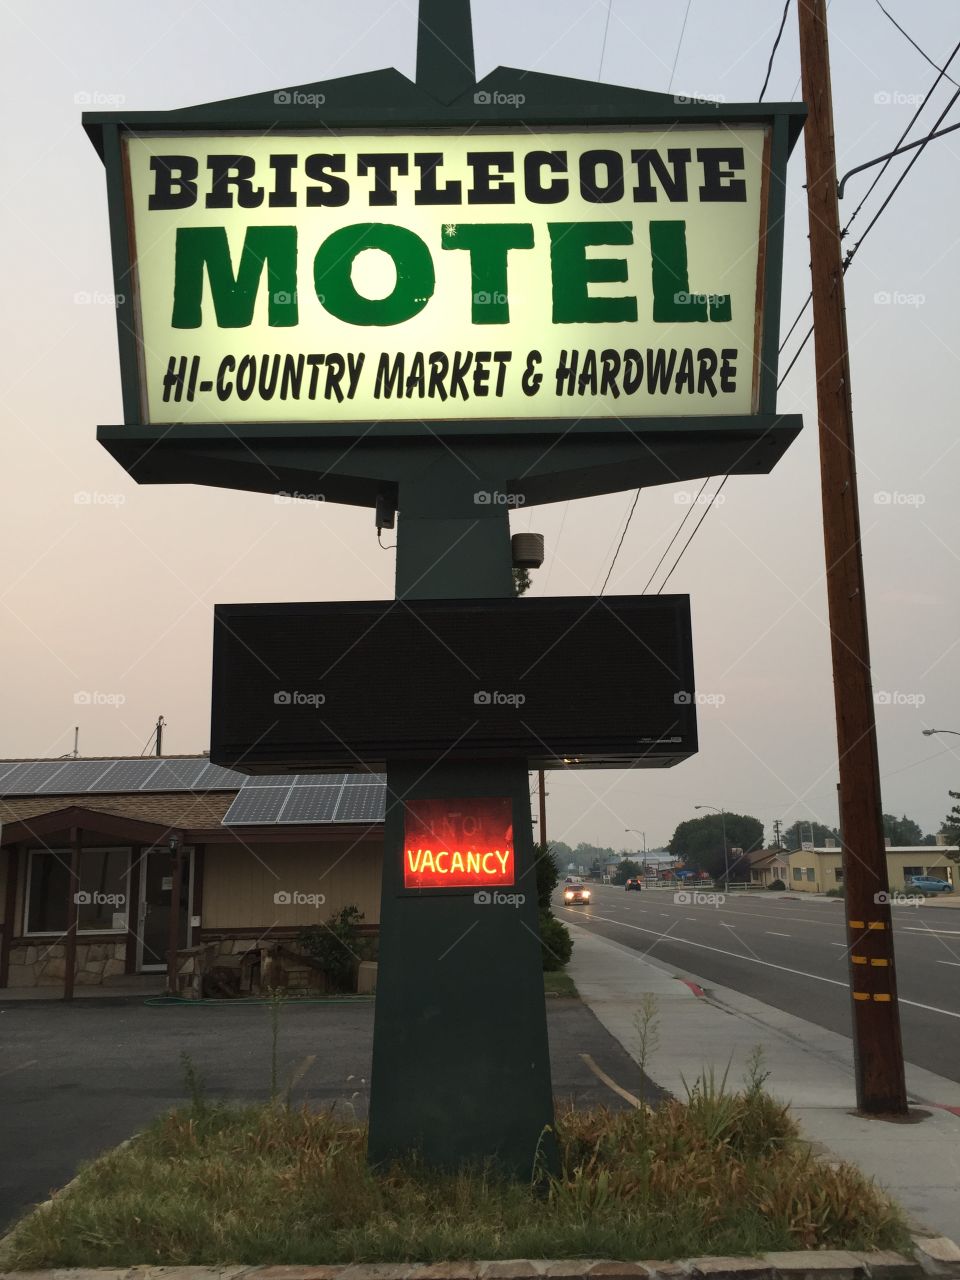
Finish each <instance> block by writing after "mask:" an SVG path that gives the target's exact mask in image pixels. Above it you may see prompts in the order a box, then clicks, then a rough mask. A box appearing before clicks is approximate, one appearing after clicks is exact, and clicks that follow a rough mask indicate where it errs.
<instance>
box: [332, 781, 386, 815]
mask: <svg viewBox="0 0 960 1280" xmlns="http://www.w3.org/2000/svg"><path fill="white" fill-rule="evenodd" d="M386 804H387V788H386V783H373V784H371V785H369V786H366V787H344V788H343V791H342V792H341V793H340V803H339V804H338V805H337V811H336V814H335V815H334V821H335V822H382V821H383V817H384V812H385V810H386Z"/></svg>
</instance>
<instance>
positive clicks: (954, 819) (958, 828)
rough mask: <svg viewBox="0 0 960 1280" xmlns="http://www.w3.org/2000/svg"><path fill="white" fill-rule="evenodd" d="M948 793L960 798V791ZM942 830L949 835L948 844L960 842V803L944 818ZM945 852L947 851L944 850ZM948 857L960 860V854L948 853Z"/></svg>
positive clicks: (954, 797)
mask: <svg viewBox="0 0 960 1280" xmlns="http://www.w3.org/2000/svg"><path fill="white" fill-rule="evenodd" d="M947 795H948V796H949V797H950V799H951V800H960V791H948V792H947ZM940 831H941V834H942V835H945V836H946V837H947V843H948V844H960V804H955V805H954V806H953V808H952V809H951V810H950V812H949V813H948V814H947V816H946V817H945V818H944V820H943V826H942V827H941V828H940ZM944 852H945V853H946V852H947V851H946V850H944ZM947 857H948V858H952V859H953V861H954V862H960V854H956V853H947Z"/></svg>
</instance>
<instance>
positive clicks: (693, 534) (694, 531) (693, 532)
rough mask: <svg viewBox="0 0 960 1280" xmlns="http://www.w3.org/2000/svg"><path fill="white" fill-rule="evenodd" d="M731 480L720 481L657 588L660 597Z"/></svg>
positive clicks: (724, 478)
mask: <svg viewBox="0 0 960 1280" xmlns="http://www.w3.org/2000/svg"><path fill="white" fill-rule="evenodd" d="M729 479H730V477H729V476H728V475H727V476H724V477H723V479H722V480H721V481H720V484H719V486H718V487H717V491H716V493H714V495H713V497H712V498H711V499H710V501H709V502H708V503H707V506H706V509H705V510H704V513H703V515H702V516H701V517H700V519H699V520H698V521H697V523H696V524H695V525H694V527H693V529H692V530H691V532H690V537H689V538H688V539H687V540H686V542H685V543H684V544H683V546H682V547H681V548H680V554H679V555H678V556H677V558H676V560H674V562H673V566H672V567H671V569H670V572H669V573H668V574H667V576H666V577H665V578H664V580H663V581H662V582H661V583H660V586H659V587H658V588H657V595H659V594H660V592H661V591H662V590H663V588H664V587H665V586H666V585H667V583H668V582H669V581H670V579H671V578H672V577H673V573H674V570H675V569H676V567H677V565H678V564H679V563H680V561H681V560H682V559H683V557H684V553H685V552H686V550H687V548H688V547H689V546H690V543H691V542H692V541H693V540H694V538H695V537H696V536H697V530H698V529H699V528H700V526H701V525H702V524H703V522H704V520H706V518H707V516H708V515H709V514H710V509H711V507H713V505H714V504H715V503H716V501H717V498H719V496H720V490H721V489H722V488H723V486H724V485H725V484H726V483H727V481H728V480H729Z"/></svg>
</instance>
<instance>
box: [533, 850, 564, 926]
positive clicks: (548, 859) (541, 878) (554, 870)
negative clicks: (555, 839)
mask: <svg viewBox="0 0 960 1280" xmlns="http://www.w3.org/2000/svg"><path fill="white" fill-rule="evenodd" d="M533 857H534V861H535V865H536V868H537V902H538V903H539V906H540V910H541V911H545V912H546V913H547V914H548V915H552V914H553V913H552V912H551V910H550V898H551V896H552V894H553V891H554V889H555V888H556V887H557V885H558V883H559V882H560V868H559V867H558V866H557V862H556V859H555V858H554V856H553V854H552V853H551V852H550V846H549V845H542V844H535V845H534V846H533Z"/></svg>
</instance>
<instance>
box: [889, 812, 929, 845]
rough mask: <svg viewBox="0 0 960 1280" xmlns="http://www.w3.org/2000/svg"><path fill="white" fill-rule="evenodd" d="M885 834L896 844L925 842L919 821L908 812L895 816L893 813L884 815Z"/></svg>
mask: <svg viewBox="0 0 960 1280" xmlns="http://www.w3.org/2000/svg"><path fill="white" fill-rule="evenodd" d="M883 834H884V836H885V837H886V838H887V839H888V840H889V841H890V843H891V844H894V845H898V844H899V845H916V844H922V843H923V832H922V831H921V829H920V827H919V825H918V823H916V822H914V820H913V819H912V818H908V817H907V815H906V814H904V815H903V817H902V818H895V817H894V816H893V814H890V813H885V814H884V815H883Z"/></svg>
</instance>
